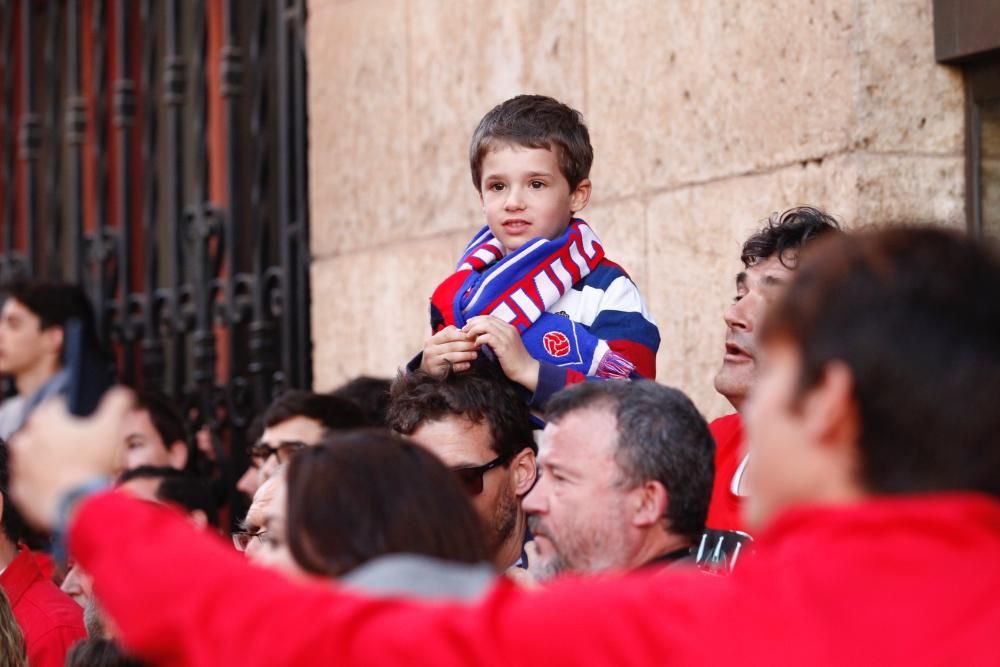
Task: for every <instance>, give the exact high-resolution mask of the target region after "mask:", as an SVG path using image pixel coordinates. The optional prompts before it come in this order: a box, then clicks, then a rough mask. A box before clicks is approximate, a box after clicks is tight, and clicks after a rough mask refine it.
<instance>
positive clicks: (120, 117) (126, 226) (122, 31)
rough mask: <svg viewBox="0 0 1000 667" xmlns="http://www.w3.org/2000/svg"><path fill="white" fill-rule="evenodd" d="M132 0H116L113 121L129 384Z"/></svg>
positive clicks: (120, 303) (132, 334) (120, 313)
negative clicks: (115, 144) (115, 142)
mask: <svg viewBox="0 0 1000 667" xmlns="http://www.w3.org/2000/svg"><path fill="white" fill-rule="evenodd" d="M132 7H133V3H132V0H117V1H116V3H115V81H114V85H113V95H114V97H113V101H112V108H113V123H114V127H115V135H116V140H117V158H118V159H117V162H116V166H117V170H116V171H117V174H116V177H117V178H116V181H117V182H116V183H115V188H114V191H115V194H116V196H117V201H118V233H117V244H116V246H117V250H118V253H117V256H118V257H117V265H118V298H117V300H116V303H117V307H116V314H117V320H118V321H117V327H116V329H117V331H118V332H119V335H120V336H121V342H122V345H123V346H124V348H125V354H124V355H123V360H124V361H123V364H122V369H121V370H122V375H123V377H124V379H125V381H126V382H127V383H129V384H132V383H134V382H135V368H134V359H133V355H132V354H131V348H132V343H134V342H135V340H136V338H137V332H136V328H135V322H134V321H133V318H132V308H131V303H132V301H131V297H132V262H131V257H132V199H133V198H132V187H131V182H130V181H131V177H132V134H133V132H134V127H135V82H134V81H133V80H132V72H131V50H132V43H131V42H132V40H131V39H130V35H131V34H132V29H131V28H132V26H131V16H132V11H131V10H132Z"/></svg>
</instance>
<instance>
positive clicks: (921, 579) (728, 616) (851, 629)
mask: <svg viewBox="0 0 1000 667" xmlns="http://www.w3.org/2000/svg"><path fill="white" fill-rule="evenodd" d="M70 537H71V543H70V546H71V550H72V552H73V554H74V556H75V557H76V558H77V559H78V560H79V562H80V563H81V565H82V566H83V567H84V568H85V569H86V570H87V571H88V572H89V573H91V574H92V575H93V577H94V581H95V587H96V592H97V595H98V597H99V598H100V600H101V602H102V604H103V605H104V607H105V608H106V610H107V611H108V612H110V614H111V615H112V617H114V619H115V621H116V622H117V624H118V626H119V627H120V629H121V633H122V635H121V636H122V637H123V639H124V642H125V644H126V646H128V647H129V648H130V649H131V650H133V651H134V652H135V653H136V654H138V655H140V656H141V657H144V658H146V659H148V660H150V661H152V662H154V664H163V665H182V664H183V665H241V666H249V665H268V666H273V665H338V666H346V665H366V666H378V665H420V664H423V665H434V666H435V667H452V666H457V665H496V666H497V667H499V666H500V665H539V666H540V667H555V666H558V665H581V666H584V667H585V666H587V665H668V664H677V665H696V664H705V665H707V664H712V665H786V664H808V665H850V666H851V667H859V666H861V665H909V664H921V665H944V664H949V665H952V664H974V665H982V664H998V663H1000V640H998V634H997V633H998V628H1000V603H998V599H1000V502H997V501H995V500H993V499H990V498H987V497H985V496H979V495H974V494H954V495H928V496H923V497H908V498H895V499H879V500H870V501H867V502H864V503H861V504H858V505H854V506H849V507H813V508H800V509H797V510H794V511H792V512H789V513H787V514H786V515H784V516H783V517H781V518H779V519H778V520H777V521H776V522H775V523H774V524H773V525H772V527H771V528H770V529H769V530H767V531H765V532H764V534H763V535H760V537H759V540H758V547H759V549H758V552H757V557H756V559H754V560H751V561H748V562H746V563H745V564H744V566H743V567H742V568H741V569H739V570H737V571H736V573H735V574H734V575H733V576H732V577H729V578H713V577H705V576H704V575H703V574H699V573H694V574H686V573H682V572H670V573H665V572H663V571H657V572H656V573H655V576H651V575H650V574H649V573H643V572H639V573H636V574H632V575H629V576H627V577H621V578H617V577H609V578H604V579H592V580H588V581H582V580H579V581H567V582H563V583H561V584H557V585H555V586H553V587H552V588H551V589H548V590H546V591H542V592H526V591H522V590H519V589H516V588H515V587H514V586H513V585H511V584H506V583H504V584H500V585H499V586H498V587H497V588H496V590H495V591H494V592H493V593H491V594H490V595H489V596H488V597H487V599H486V600H485V601H483V602H481V603H479V604H477V605H473V606H469V607H463V606H459V605H457V604H454V603H438V604H436V605H434V604H427V603H423V604H421V603H416V602H402V601H394V600H370V599H365V598H363V597H360V596H357V595H353V594H348V593H345V592H342V591H339V590H337V589H336V588H335V587H334V586H333V585H331V584H330V583H328V582H323V583H321V584H314V585H304V584H296V583H292V582H289V581H286V580H284V579H283V578H281V577H280V576H279V575H277V574H273V573H270V572H266V571H263V570H261V569H258V568H255V567H253V566H251V565H250V564H249V563H247V562H246V561H245V560H243V558H242V556H240V555H239V554H237V553H235V552H234V551H233V550H232V549H231V548H228V547H227V546H226V545H225V544H224V543H223V542H222V541H221V540H219V539H216V538H214V537H211V536H209V535H205V534H201V533H198V532H196V530H195V529H194V528H192V527H190V526H189V525H188V524H187V522H185V521H184V520H183V519H182V518H181V517H180V516H179V515H176V514H174V513H173V512H171V511H169V510H167V509H163V508H159V507H155V506H152V505H149V504H147V503H143V502H141V501H138V500H135V499H132V498H128V497H125V496H123V495H118V494H113V493H111V494H103V495H100V496H97V497H95V498H92V499H90V500H88V501H87V502H85V503H84V504H83V505H82V506H81V507H80V510H79V511H78V512H77V515H76V518H75V520H74V524H73V526H72V529H71V536H70ZM720 629H724V631H720Z"/></svg>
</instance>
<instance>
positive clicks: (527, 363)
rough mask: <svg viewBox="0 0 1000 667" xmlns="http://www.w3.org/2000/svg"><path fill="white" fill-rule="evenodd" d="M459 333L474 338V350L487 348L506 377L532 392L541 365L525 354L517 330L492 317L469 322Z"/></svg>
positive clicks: (481, 316) (482, 317)
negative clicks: (495, 356) (485, 346)
mask: <svg viewBox="0 0 1000 667" xmlns="http://www.w3.org/2000/svg"><path fill="white" fill-rule="evenodd" d="M462 331H464V332H465V333H467V334H469V336H470V337H472V338H473V340H474V341H475V345H476V347H479V346H480V345H489V346H490V349H492V350H493V352H494V354H496V355H497V360H498V361H499V362H500V366H501V367H502V368H503V372H504V374H505V375H506V376H507V377H509V378H510V379H511V380H513V381H514V382H516V383H518V384H519V385H521V386H522V387H524V388H525V389H527V390H529V391H535V389H536V388H537V387H538V371H539V369H540V368H541V364H539V363H538V361H537V360H536V359H535V358H534V357H532V356H531V355H530V354H528V349H527V348H526V347H524V341H522V340H521V334H520V332H519V331H518V330H517V328H516V327H514V326H513V325H511V324H507V323H506V322H504V321H503V320H501V319H500V318H498V317H493V316H492V315H479V316H477V317H473V318H470V319H469V321H468V322H467V323H466V324H465V326H464V327H463V328H462Z"/></svg>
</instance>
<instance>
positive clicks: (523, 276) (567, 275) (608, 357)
mask: <svg viewBox="0 0 1000 667" xmlns="http://www.w3.org/2000/svg"><path fill="white" fill-rule="evenodd" d="M603 259H604V247H603V246H602V245H601V242H600V240H598V238H597V235H596V234H594V232H593V230H592V229H591V228H590V227H589V226H588V225H587V223H586V222H584V221H583V220H580V219H574V220H573V221H572V222H571V223H570V224H569V226H568V227H567V228H566V231H565V232H563V233H562V235H560V236H559V237H558V238H556V239H552V240H548V239H544V238H536V239H534V240H531V241H529V242H527V243H526V244H524V245H523V246H521V247H520V248H518V249H517V250H515V251H514V252H511V253H508V254H506V255H505V254H504V248H503V246H502V245H501V243H500V241H499V240H498V239H497V238H496V237H494V236H493V234H492V233H490V230H489V227H484V228H483V229H482V230H481V231H480V232H479V233H478V234H476V236H475V237H474V238H473V239H472V241H471V242H470V243H469V245H468V246H466V249H465V251H464V252H463V253H462V258H461V260H459V262H458V266H457V268H456V270H455V273H453V274H452V275H450V276H449V277H448V278H447V279H445V280H444V282H442V283H441V284H440V285H439V286H438V287H437V289H436V290H434V294H433V295H432V296H431V329H432V330H433V331H434V332H435V333H437V332H438V331H440V330H441V329H443V328H445V327H447V326H449V325H454V326H456V327H458V328H461V327H463V326H465V323H466V322H467V321H468V319H469V318H471V317H475V316H476V315H493V316H494V317H498V318H500V319H501V320H503V321H504V322H507V323H509V324H513V325H514V326H515V327H517V329H518V331H520V332H521V339H522V340H523V341H524V345H525V347H526V348H527V349H528V352H529V353H530V354H531V356H532V357H534V358H535V359H538V360H539V361H544V362H548V363H552V364H555V365H557V366H561V367H567V368H571V369H573V370H577V371H579V372H581V373H583V374H585V375H599V376H601V377H629V375H630V374H631V373H632V371H633V370H634V366H633V365H632V364H631V363H630V362H628V361H627V360H626V359H624V358H623V357H621V356H620V355H617V354H614V353H611V354H604V355H602V358H601V359H595V358H594V355H595V352H596V351H597V347H598V343H599V341H598V340H597V339H596V338H595V337H594V336H592V335H590V333H589V332H588V331H587V330H586V328H584V327H583V326H582V325H579V324H577V323H575V322H573V321H572V320H570V319H569V318H567V317H563V316H560V315H556V314H553V313H549V312H547V311H548V310H549V309H550V308H551V307H552V306H553V305H554V304H555V303H556V302H557V301H559V299H561V298H562V297H563V295H564V294H566V292H567V291H568V290H569V289H571V288H572V287H573V285H575V284H577V283H578V282H579V281H581V280H583V278H585V277H586V276H587V275H589V274H590V272H591V271H593V270H594V268H595V267H597V265H598V264H600V263H601V261H602V260H603Z"/></svg>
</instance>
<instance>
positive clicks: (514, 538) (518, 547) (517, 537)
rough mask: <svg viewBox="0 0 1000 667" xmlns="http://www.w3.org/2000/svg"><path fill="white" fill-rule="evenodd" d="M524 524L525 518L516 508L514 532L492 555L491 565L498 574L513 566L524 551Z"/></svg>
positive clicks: (525, 522)
mask: <svg viewBox="0 0 1000 667" xmlns="http://www.w3.org/2000/svg"><path fill="white" fill-rule="evenodd" d="M526 524H527V518H526V517H525V514H524V512H523V511H522V510H521V509H520V508H518V510H517V520H516V522H515V523H514V530H513V531H511V534H510V535H509V536H508V537H507V539H506V540H504V541H503V543H502V544H501V545H500V547H499V548H498V549H497V551H496V553H495V554H494V555H493V565H494V567H496V569H497V571H498V572H503V571H504V570H506V569H507V568H509V567H511V566H513V565H514V563H516V562H517V561H518V559H519V558H521V553H522V552H523V551H524V530H525V526H526Z"/></svg>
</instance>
